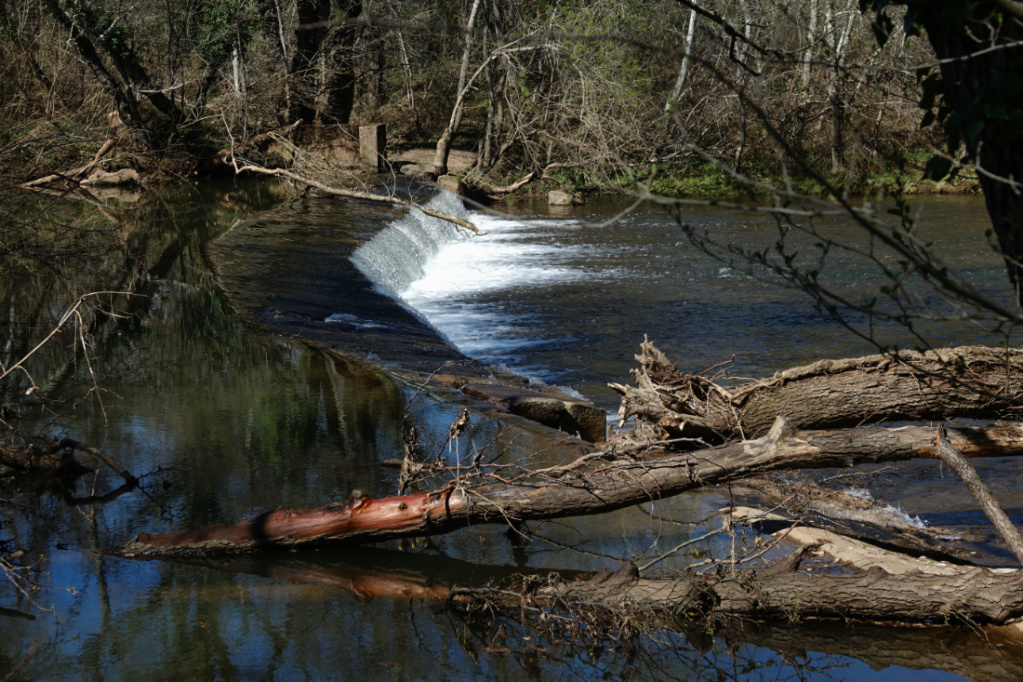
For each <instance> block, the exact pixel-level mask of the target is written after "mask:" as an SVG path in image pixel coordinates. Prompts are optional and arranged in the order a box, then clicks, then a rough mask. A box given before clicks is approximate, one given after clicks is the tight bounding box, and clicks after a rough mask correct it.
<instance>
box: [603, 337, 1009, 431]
mask: <svg viewBox="0 0 1023 682" xmlns="http://www.w3.org/2000/svg"><path fill="white" fill-rule="evenodd" d="M641 349H642V350H641V353H640V355H637V356H636V360H637V361H638V362H639V364H640V366H639V368H638V369H634V370H632V376H633V379H634V381H635V383H636V385H635V386H626V385H622V384H610V386H611V388H612V389H614V390H615V391H617V392H618V393H619V394H620V395H621V396H622V403H621V408H620V410H619V417H620V418H621V420H622V421H623V422H624V421H625V420H626V419H628V418H629V417H632V416H635V417H636V419H637V436H638V437H640V438H648V439H651V440H661V439H672V438H685V437H688V438H702V439H704V440H705V441H706V442H708V443H718V442H722V441H726V440H729V439H732V438H755V437H757V436H760V435H763V434H764V433H766V432H767V430H768V429H770V428H771V424H772V423H773V422H774V419H775V417H777V416H779V415H781V416H784V417H786V418H787V419H788V420H789V422H790V423H791V424H792V425H793V427H795V428H814V429H830V428H847V427H854V426H860V425H862V424H876V423H879V422H883V421H900V420H904V421H917V420H921V421H922V420H943V419H948V418H951V417H963V418H972V419H1013V420H1018V419H1021V418H1023V351H1021V350H1015V349H1004V348H987V347H980V346H961V347H959V348H944V349H939V350H931V351H927V352H926V353H921V352H918V351H900V352H899V353H897V354H894V355H869V356H866V357H861V358H848V359H843V360H821V361H819V362H815V363H813V364H810V365H804V366H802V367H794V368H791V369H787V370H784V371H781V372H777V373H775V374H774V376H772V377H770V378H768V379H764V380H760V381H753V382H750V383H746V384H742V385H740V386H728V387H725V386H721V385H719V384H716V383H714V382H713V381H711V380H709V379H707V378H705V377H704V376H702V375H700V374H689V373H685V372H682V371H680V370H679V369H678V367H677V366H676V365H675V364H674V363H672V362H671V361H670V360H668V358H667V357H666V356H665V355H664V354H663V353H662V352H661V351H659V350H658V349H657V348H656V347H654V345H653V344H652V343H649V342H644V343H643V344H642V346H641Z"/></svg>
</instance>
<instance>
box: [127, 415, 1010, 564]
mask: <svg viewBox="0 0 1023 682" xmlns="http://www.w3.org/2000/svg"><path fill="white" fill-rule="evenodd" d="M934 437H935V431H934V429H930V428H924V427H902V428H899V429H883V428H869V429H844V430H831V431H793V430H792V429H791V428H790V427H789V425H788V423H787V422H786V420H784V419H779V420H777V422H776V423H775V425H774V427H773V428H772V430H771V431H770V432H769V433H768V434H767V435H765V436H763V437H762V438H759V439H756V440H752V441H745V442H738V443H729V444H726V445H721V446H718V447H715V448H708V449H705V450H701V451H698V452H691V453H682V454H675V455H669V456H651V457H648V458H646V459H643V460H639V461H636V460H633V459H626V460H616V461H611V462H608V461H606V458H610V457H613V456H614V455H613V454H612V452H610V451H607V452H600V451H598V452H595V453H592V454H589V455H586V456H584V457H581V458H579V459H578V460H576V461H575V462H572V463H569V464H566V465H562V466H556V467H550V468H548V469H544V470H538V471H534V472H532V475H531V476H528V477H526V476H522V477H519V479H518V480H516V481H514V482H511V481H507V480H506V481H499V482H486V481H482V482H477V483H473V484H461V485H452V486H449V487H447V488H444V489H440V490H435V491H432V492H428V493H417V494H413V495H403V496H398V497H389V498H383V499H375V500H374V499H371V498H369V497H365V496H362V495H361V494H359V495H356V497H355V499H353V500H351V501H349V502H347V503H342V504H332V505H327V506H324V507H318V508H315V509H303V510H278V511H275V512H269V513H267V514H264V515H262V516H259V517H256V518H255V519H250V520H246V521H240V522H235V523H226V524H216V525H213V526H207V527H205V528H199V529H195V530H185V531H180V532H177V533H169V534H164V535H152V534H148V533H142V534H139V535H136V536H135V537H133V538H131V539H130V540H128V541H126V542H125V543H123V544H122V545H120V546H119V547H117V548H115V549H114V550H113V552H114V553H117V554H121V555H126V556H154V557H155V556H163V555H175V554H202V553H230V552H246V551H251V550H254V549H261V548H262V549H265V548H292V547H302V546H323V545H340V544H360V543H367V542H377V541H381V540H388V539H393V538H402V537H418V536H426V535H438V534H442V533H448V532H451V531H454V530H457V529H459V528H463V527H465V526H469V525H476V524H482V523H508V522H519V521H529V520H540V519H552V518H562V517H568V516H578V515H585V514H600V513H604V512H609V511H614V510H616V509H622V508H624V507H628V506H631V505H634V504H638V503H641V502H647V501H650V500H654V499H659V498H664V497H670V496H672V495H677V494H680V493H683V492H686V491H688V490H694V489H696V488H700V487H704V486H707V485H714V484H720V483H725V482H728V481H735V480H739V479H742V478H746V477H749V476H753V475H756V474H760V473H765V472H768V471H777V470H784V469H806V468H827V467H844V466H852V465H854V464H864V463H872V462H890V461H902V460H909V459H915V458H918V457H936V456H937V453H936V445H935V443H934ZM949 437H950V438H951V439H952V440H953V442H955V443H956V446H957V447H958V448H959V449H960V450H961V451H962V452H964V453H968V454H970V455H976V456H980V455H984V456H991V455H998V454H1001V455H1015V454H1018V453H1023V449H1021V448H1020V445H1021V443H1023V425H1020V424H1012V425H1005V424H1003V425H994V426H990V427H976V428H971V429H958V430H954V431H950V435H949Z"/></svg>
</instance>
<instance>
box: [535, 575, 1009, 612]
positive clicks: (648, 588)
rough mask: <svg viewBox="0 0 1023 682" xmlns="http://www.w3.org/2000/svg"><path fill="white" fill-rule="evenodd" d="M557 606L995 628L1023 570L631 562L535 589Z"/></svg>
mask: <svg viewBox="0 0 1023 682" xmlns="http://www.w3.org/2000/svg"><path fill="white" fill-rule="evenodd" d="M538 596H539V597H540V598H541V599H542V598H547V599H549V600H551V601H554V602H560V603H562V604H566V603H567V604H571V603H578V604H582V605H586V606H607V607H612V608H615V609H617V610H621V611H625V612H638V613H642V612H650V611H654V612H661V613H665V612H666V613H670V614H672V615H675V616H690V617H705V616H709V615H722V616H723V615H731V616H748V617H755V618H811V617H812V618H846V619H861V620H870V621H889V622H893V621H894V622H908V621H914V622H929V623H934V624H939V625H946V624H951V623H955V622H972V623H980V624H991V625H1000V624H1003V623H1005V622H1007V621H1010V620H1012V619H1014V618H1018V617H1019V616H1021V615H1023V574H1021V573H1019V572H1014V573H994V572H992V571H990V570H988V569H985V568H975V569H973V570H971V571H967V572H964V573H961V574H958V575H943V576H939V575H925V574H902V575H892V574H889V573H886V572H885V571H883V570H881V569H873V570H870V571H867V572H863V573H856V574H841V575H836V574H822V573H808V572H804V571H793V572H790V573H781V574H776V575H757V574H754V575H742V576H737V577H734V578H724V579H708V578H701V577H694V576H685V577H681V578H677V579H644V578H640V577H639V573H638V571H636V568H635V567H634V566H632V565H628V566H626V567H625V568H622V569H621V570H619V571H617V572H614V573H611V572H610V571H606V572H604V573H602V574H598V575H597V576H596V577H594V578H592V579H590V580H588V581H580V582H577V583H565V584H562V585H560V586H555V587H551V588H548V589H545V590H541V591H540V592H539V593H538Z"/></svg>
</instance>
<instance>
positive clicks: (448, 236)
mask: <svg viewBox="0 0 1023 682" xmlns="http://www.w3.org/2000/svg"><path fill="white" fill-rule="evenodd" d="M426 208H429V209H432V210H434V211H440V212H443V213H447V214H448V215H453V216H455V217H458V218H463V219H465V220H468V221H471V220H472V218H471V217H470V216H469V212H468V211H467V210H466V209H465V206H463V205H462V201H461V199H459V198H458V197H457V196H455V195H454V194H452V193H451V192H448V191H447V190H441V191H440V192H438V193H437V195H436V196H435V197H433V198H432V199H430V201H429V202H428V203H427V204H426ZM471 236H472V235H471V234H470V233H469V232H468V231H467V230H466V229H465V228H463V227H459V226H458V225H455V224H454V223H450V222H448V221H446V220H441V219H439V218H434V217H433V216H429V215H426V214H425V213H423V212H421V211H417V210H410V211H409V212H408V213H407V214H405V215H404V216H402V217H401V218H399V219H397V220H395V221H394V222H393V223H391V224H390V225H388V226H387V227H385V228H384V229H383V230H381V231H380V232H378V233H377V234H376V236H374V237H373V238H372V239H371V240H369V241H368V242H366V243H365V244H363V245H362V246H360V247H359V248H358V249H356V250H355V253H353V254H352V256H351V260H352V262H353V263H354V264H355V267H357V268H358V269H359V271H360V272H361V273H362V274H364V275H366V277H367V278H369V280H370V281H371V282H373V283H374V284H375V285H377V287H379V288H380V289H382V290H383V291H384V293H386V294H388V295H389V296H391V297H393V298H395V299H398V300H401V299H402V294H403V293H404V292H405V291H406V290H407V289H408V288H409V285H410V284H412V283H413V282H415V281H416V280H418V279H421V278H422V277H423V273H424V268H425V267H426V264H427V263H428V262H429V261H430V260H431V259H432V258H434V257H435V256H436V255H437V253H438V252H439V251H440V250H441V249H442V248H443V247H444V246H445V245H447V244H450V243H452V242H458V241H464V240H467V239H469V238H470V237H471Z"/></svg>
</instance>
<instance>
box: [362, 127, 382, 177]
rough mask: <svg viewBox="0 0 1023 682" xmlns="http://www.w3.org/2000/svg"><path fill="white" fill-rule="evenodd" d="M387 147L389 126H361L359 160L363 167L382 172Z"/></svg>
mask: <svg viewBox="0 0 1023 682" xmlns="http://www.w3.org/2000/svg"><path fill="white" fill-rule="evenodd" d="M386 145H387V126H385V125H384V124H383V123H374V124H372V125H366V126H359V159H360V160H361V161H362V165H364V166H369V167H370V168H374V169H376V170H382V169H383V167H384V159H385V158H386V155H385V147H386Z"/></svg>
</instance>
